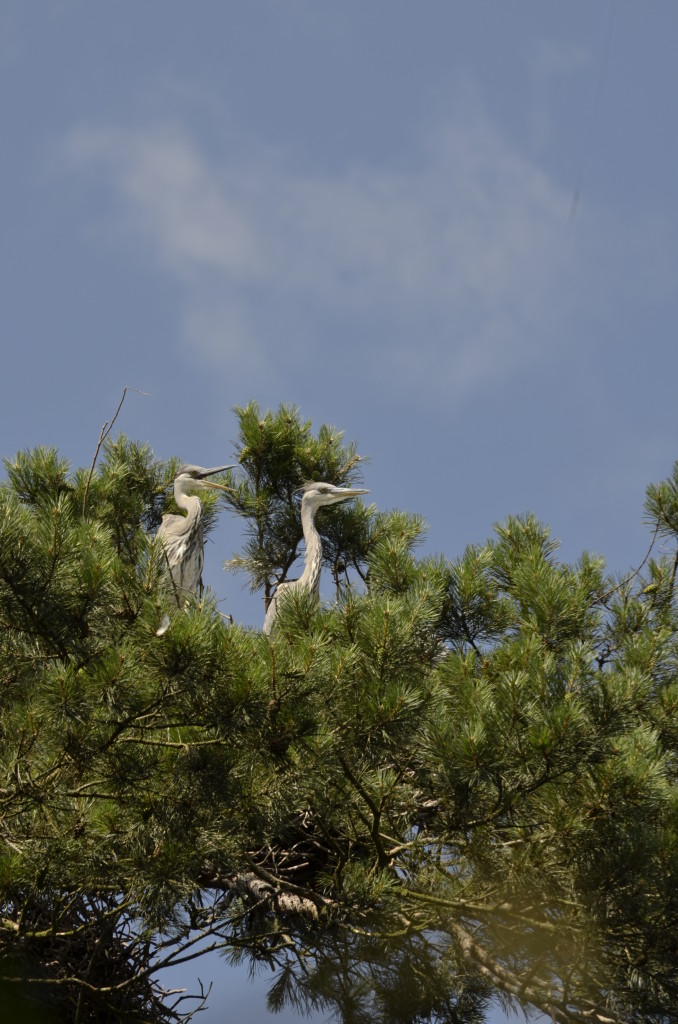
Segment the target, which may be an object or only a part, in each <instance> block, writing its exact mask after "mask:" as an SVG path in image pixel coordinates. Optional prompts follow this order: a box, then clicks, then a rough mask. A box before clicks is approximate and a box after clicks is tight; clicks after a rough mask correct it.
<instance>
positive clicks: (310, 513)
mask: <svg viewBox="0 0 678 1024" xmlns="http://www.w3.org/2000/svg"><path fill="white" fill-rule="evenodd" d="M301 528H302V530H303V533H304V543H305V544H306V561H305V564H304V571H303V573H302V574H301V576H300V578H299V586H300V587H304V588H305V589H306V590H308V591H311V592H315V591H317V590H318V589H319V587H320V570H321V568H322V564H323V549H322V544H321V542H320V534H319V533H318V531H317V530H316V528H315V510H314V509H312V508H309V507H308V505H306V506H304V503H303V502H302V504H301Z"/></svg>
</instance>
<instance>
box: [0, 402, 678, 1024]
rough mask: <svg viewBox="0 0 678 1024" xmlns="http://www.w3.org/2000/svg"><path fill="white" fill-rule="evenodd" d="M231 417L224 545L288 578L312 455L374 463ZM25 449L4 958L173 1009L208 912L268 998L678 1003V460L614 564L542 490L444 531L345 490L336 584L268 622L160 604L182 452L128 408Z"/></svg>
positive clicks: (595, 1014)
mask: <svg viewBox="0 0 678 1024" xmlns="http://www.w3.org/2000/svg"><path fill="white" fill-rule="evenodd" d="M236 414H237V416H238V420H239V431H240V432H239V437H238V441H237V442H236V450H237V455H238V460H239V464H240V468H239V469H238V470H237V471H231V472H230V473H229V474H228V476H227V477H225V482H227V483H228V485H229V487H231V488H232V491H231V492H230V493H229V494H227V495H225V496H223V497H221V498H220V499H219V501H220V502H221V503H222V504H226V505H227V506H228V507H229V508H230V509H231V510H233V511H235V512H236V513H237V514H238V515H239V516H240V517H241V518H242V520H243V525H244V532H245V548H244V552H243V553H242V554H241V555H238V556H236V558H235V559H233V560H232V562H231V563H230V567H231V568H239V569H243V570H244V571H245V572H246V573H247V574H248V576H249V580H250V583H251V585H252V587H253V588H262V589H264V590H265V591H269V592H270V588H271V587H272V586H273V584H274V582H275V580H277V579H284V578H285V577H286V575H287V573H288V572H289V571H290V569H291V566H292V564H293V562H294V559H295V557H296V554H297V551H298V545H299V540H300V537H301V532H300V526H299V521H298V507H299V498H298V494H297V489H298V487H299V486H300V484H302V483H303V481H304V480H305V479H309V478H310V479H326V480H328V481H330V482H333V483H343V484H350V483H354V482H357V481H358V471H359V468H360V466H359V462H358V457H357V456H356V453H355V447H354V446H353V445H348V446H346V445H344V443H343V439H342V435H341V433H340V432H338V431H336V430H333V429H331V428H328V427H322V428H321V429H320V430H319V431H318V433H317V436H315V435H314V434H313V432H312V430H311V425H310V424H309V423H307V422H304V421H303V420H302V419H301V417H300V415H299V413H298V411H297V410H295V409H290V408H286V407H281V409H279V410H278V411H277V412H275V413H272V412H267V413H266V414H264V415H262V414H261V412H260V410H259V409H258V407H257V406H256V405H255V404H254V403H252V404H251V405H249V406H247V407H246V408H242V409H237V410H236ZM6 465H7V480H6V481H5V483H4V484H3V485H2V488H1V489H0V905H1V913H0V973H1V974H2V978H3V979H4V980H3V984H4V986H5V987H7V985H9V986H10V987H11V986H15V988H14V989H12V991H18V990H20V991H21V992H22V993H24V994H26V993H27V994H28V996H29V997H30V999H31V1000H33V1001H35V1000H37V1002H36V1005H38V1006H43V1005H48V1006H49V1007H50V1013H52V1014H53V1015H54V1017H55V1019H60V1020H75V1021H78V1022H81V1024H82V1022H83V1021H92V1022H100V1021H111V1022H113V1021H120V1020H141V1021H148V1022H155V1021H170V1020H176V1019H177V1018H179V1019H180V1018H181V1017H182V1015H183V1014H184V1011H186V1012H189V1011H190V1009H191V1004H186V1005H184V1004H181V1005H180V1006H178V1007H175V1008H172V1004H171V1000H170V999H168V998H165V997H163V994H162V990H161V988H160V985H159V983H158V982H157V981H155V980H154V974H153V970H154V968H155V969H159V968H160V967H161V966H162V965H163V964H167V963H169V962H172V961H173V960H180V959H181V958H182V957H184V956H186V955H190V953H191V951H192V950H193V946H192V943H193V942H194V941H195V940H196V939H198V938H202V939H204V940H205V941H207V940H209V942H210V943H212V944H214V945H216V946H218V947H219V948H222V949H224V950H225V951H226V953H227V955H228V956H229V957H230V958H231V959H238V958H242V957H245V956H247V957H251V958H252V962H253V963H261V964H265V965H266V966H267V968H273V969H274V971H275V972H276V973H275V976H274V977H275V980H274V983H273V987H272V988H271V991H270V1004H271V1006H272V1007H273V1008H278V1009H279V1008H281V1007H282V1006H283V1005H291V1006H296V1007H297V1008H298V1009H299V1010H303V1009H305V1008H314V1007H315V1008H324V1009H325V1010H326V1011H334V1012H335V1013H337V1014H338V1015H339V1017H340V1018H341V1019H344V1020H346V1021H349V1020H350V1021H362V1020H365V1021H367V1020H370V1021H373V1020H376V1021H384V1022H393V1021H398V1022H402V1024H406V1022H408V1024H414V1022H421V1024H423V1022H425V1021H430V1022H434V1021H441V1022H442V1021H455V1022H457V1024H480V1022H481V1021H482V1019H483V1017H484V1014H485V1011H486V1009H487V1006H488V1003H489V1000H490V998H491V997H492V996H493V995H497V994H498V995H499V996H500V998H501V999H503V1000H504V1001H505V1002H506V1003H507V1004H510V1005H514V1006H522V1007H524V1008H525V1009H527V1010H535V1009H536V1010H540V1011H542V1012H543V1013H545V1014H547V1015H550V1016H551V1017H552V1019H554V1020H555V1021H557V1022H560V1024H570V1022H572V1024H584V1022H591V1021H593V1022H598V1024H606V1022H607V1021H617V1020H619V1021H621V1020H623V1021H628V1022H632V1024H641V1022H651V1024H667V1022H670V1021H676V1020H678V1015H677V1014H676V1010H675V1007H676V1006H677V1005H678V977H677V974H676V965H677V958H676V949H675V928H676V921H677V920H678V895H677V892H678V890H676V886H675V878H676V876H677V873H678V835H677V830H676V825H677V822H678V816H677V811H678V791H677V788H676V785H677V782H678V778H677V769H676V765H678V756H677V754H678V726H677V725H676V722H677V721H678V717H677V711H678V681H677V679H676V666H677V664H678V643H677V637H678V631H677V628H676V627H677V619H676V596H675V576H676V564H677V559H676V555H675V551H676V549H677V544H676V541H678V528H677V526H676V524H677V523H678V519H676V517H675V516H674V512H675V509H674V510H673V511H672V503H673V504H675V503H676V500H675V495H676V493H678V485H677V483H676V478H675V477H676V471H674V477H672V478H671V480H669V481H667V482H665V483H663V484H659V485H657V486H655V487H651V488H649V490H648V511H649V513H650V514H651V516H652V517H653V521H654V522H655V523H659V530H658V532H661V533H662V535H663V538H664V540H663V545H664V553H663V555H662V557H661V558H659V559H657V560H652V559H648V560H647V562H646V564H644V565H643V566H642V568H641V570H640V571H638V572H636V573H635V574H632V575H631V576H629V577H628V578H626V579H622V580H617V581H615V580H612V579H609V578H606V576H605V575H604V569H603V566H602V564H601V563H600V561H599V560H596V559H593V558H591V557H590V556H588V555H583V556H582V557H581V558H580V559H579V560H578V562H577V563H576V564H574V565H564V564H561V563H559V561H558V560H557V557H556V552H557V544H556V542H555V541H554V540H553V539H552V538H551V537H550V535H549V532H548V529H547V528H546V527H544V526H543V525H542V524H540V523H539V522H538V521H537V520H536V519H535V518H534V517H532V516H523V517H510V518H508V519H507V520H506V521H505V522H504V523H502V524H501V525H499V526H497V527H496V531H495V536H494V537H493V538H491V539H489V540H488V541H487V542H485V543H483V544H473V545H470V546H469V547H467V548H466V549H465V550H464V552H463V554H462V556H461V557H460V558H457V559H455V560H454V561H447V560H446V559H445V558H444V557H442V556H438V557H432V556H431V555H428V554H427V555H424V556H423V557H422V556H420V554H419V553H418V546H419V545H420V543H421V541H422V539H423V536H424V533H425V523H424V521H423V520H422V519H421V517H419V516H418V515H416V514H412V513H405V512H399V511H392V512H387V513H385V512H378V511H377V510H376V509H375V508H374V507H373V506H365V505H362V504H361V503H359V502H356V503H351V504H350V505H346V506H340V507H336V508H334V509H330V510H326V511H325V512H323V513H321V516H320V518H319V528H320V529H321V532H322V535H323V540H324V544H325V548H324V555H325V565H326V568H327V569H328V570H329V571H330V572H331V573H333V575H334V578H335V581H336V583H337V594H336V602H335V603H334V605H333V606H332V607H324V606H318V605H317V604H316V603H315V602H314V601H313V600H312V599H311V597H310V596H309V595H307V594H304V593H298V592H297V593H294V594H292V595H291V597H290V600H289V601H286V602H284V604H282V606H281V608H280V612H279V616H278V619H277V623H276V631H275V634H274V636H272V637H266V636H264V635H262V634H261V633H260V632H258V631H256V630H252V629H246V628H243V627H241V626H239V625H237V624H233V625H229V624H227V623H226V622H225V621H224V619H223V618H222V616H221V615H220V614H219V613H218V611H217V610H216V607H215V606H214V604H213V602H212V601H211V599H209V598H207V599H206V600H204V601H197V600H196V601H195V602H193V603H192V604H191V605H190V606H189V607H187V608H186V610H185V611H181V612H177V613H176V614H175V615H174V616H173V618H172V620H171V624H170V627H169V629H168V630H167V631H166V632H165V633H164V635H162V636H158V635H157V634H156V630H157V625H158V621H159V615H160V612H161V610H162V609H163V608H164V606H165V603H166V596H165V591H164V589H163V588H164V587H165V586H166V582H165V579H164V574H163V566H162V563H161V560H160V559H159V557H158V553H157V551H156V546H155V545H154V544H153V541H152V536H151V535H152V532H153V530H154V529H155V528H156V527H157V525H158V523H159V522H160V517H161V515H162V513H163V511H166V510H170V509H171V508H172V499H171V497H170V495H169V493H168V487H169V484H170V482H171V480H172V477H173V474H174V471H175V468H176V462H170V463H166V464H161V463H159V462H157V461H156V460H155V458H154V456H153V454H152V452H151V451H150V449H149V448H148V447H147V446H145V445H138V444H135V443H133V442H130V441H128V440H127V439H126V438H124V437H120V438H118V439H117V440H116V441H114V442H110V441H107V442H106V445H105V446H104V448H103V449H102V456H101V461H100V462H99V463H98V465H97V466H96V467H95V468H94V471H93V472H92V473H91V474H90V470H89V469H87V470H84V469H83V470H77V471H75V472H71V470H70V467H69V466H68V464H67V463H66V462H65V461H64V460H62V459H60V458H59V457H58V455H57V454H56V453H55V452H54V451H52V450H47V449H38V450H36V451H35V452H22V453H20V454H19V455H18V456H17V457H16V458H15V459H14V460H13V461H11V462H8V463H7V464H6ZM217 511H218V506H217V505H216V504H213V505H212V506H210V507H209V508H208V525H209V515H212V516H215V515H216V514H217ZM669 545H671V551H668V546H669ZM672 552H673V553H672ZM351 583H355V584H357V585H356V586H353V585H351ZM8 979H9V980H8ZM12 979H14V980H12ZM27 979H28V980H27ZM3 994H4V993H3ZM41 1001H42V1002H41Z"/></svg>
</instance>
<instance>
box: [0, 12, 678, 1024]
mask: <svg viewBox="0 0 678 1024" xmlns="http://www.w3.org/2000/svg"><path fill="white" fill-rule="evenodd" d="M677 49H678V6H676V4H675V0H642V2H641V0H633V2H632V0H568V2H567V3H558V2H555V0H512V2H504V0H493V2H490V0H473V2H470V0H467V2H465V3H462V2H460V0H424V2H422V3H418V4H414V3H413V2H409V3H408V2H404V0H362V2H357V0H344V2H342V3H336V2H335V3H330V2H325V0H194V2H192V3H191V4H188V3H184V2H179V0H143V2H139V0H136V2H134V3H132V2H130V0H118V2H116V3H115V4H103V3H101V4H97V3H93V2H91V0H90V2H87V0H50V3H49V4H30V3H26V2H24V0H4V2H3V4H2V6H1V7H0V76H1V89H0V97H1V98H0V104H1V106H0V110H1V115H0V116H1V119H2V134H3V158H2V163H1V165H0V182H1V184H2V188H1V190H0V197H1V201H2V224H3V229H2V238H1V242H0V253H1V256H0V258H1V259H2V280H3V300H2V308H1V313H0V316H1V317H2V327H3V338H4V341H3V367H4V373H3V384H4V387H3V398H2V403H1V405H0V428H1V432H0V436H1V438H2V451H1V452H0V454H3V455H8V456H11V455H12V454H14V452H15V451H16V450H17V449H19V448H25V447H31V446H33V445H36V444H55V445H57V446H58V447H59V449H60V450H61V452H62V453H63V454H64V455H66V456H67V457H68V458H69V459H70V460H71V461H72V463H73V464H74V465H81V464H89V462H90V460H91V457H92V454H93V451H94V447H95V445H96V441H97V437H98V434H99V429H100V427H101V424H102V423H103V421H104V420H105V419H107V418H109V417H110V416H111V414H112V413H113V411H114V410H115V408H116V406H117V403H118V401H119V398H120V395H121V392H122V389H123V387H124V386H125V385H133V386H135V387H137V388H140V389H142V390H144V391H146V392H149V393H150V397H143V396H141V395H138V394H135V393H130V394H129V395H128V397H127V400H126V402H125V405H124V407H123V410H122V412H121V415H120V419H119V421H118V423H119V426H120V428H121V429H122V430H124V431H125V432H126V433H128V434H130V435H131V436H133V437H136V438H139V439H143V440H147V441H148V442H149V443H150V444H151V445H152V447H153V448H154V450H155V452H156V453H157V455H158V456H159V457H162V458H165V457H169V456H171V455H178V456H180V457H181V458H182V459H184V460H186V461H190V462H195V463H200V464H203V465H215V464H219V463H225V462H229V461H231V456H232V440H233V438H234V437H235V434H236V422H235V418H234V416H233V413H232V407H233V406H234V405H235V404H245V403H246V402H247V401H249V400H250V399H252V398H254V399H256V400H258V401H259V403H260V404H261V405H262V406H263V407H277V406H278V405H279V404H280V403H281V402H286V403H294V404H297V405H298V406H299V407H300V409H301V411H302V413H303V415H304V416H305V417H308V418H310V419H312V421H313V423H314V425H315V426H316V427H317V426H319V425H320V423H321V422H327V423H331V424H334V425H336V426H339V427H342V428H344V429H345V431H346V435H347V437H348V438H350V439H356V440H357V441H358V442H359V450H360V451H361V453H364V454H366V455H369V456H370V457H371V462H370V463H369V464H367V466H366V468H365V485H366V486H367V487H369V488H370V489H371V496H370V497H371V499H373V500H374V501H375V502H376V503H377V504H378V505H379V506H380V507H381V508H393V507H399V508H405V509H409V510H411V511H416V512H420V513H421V514H423V515H424V516H425V517H426V519H427V520H428V522H429V524H430V531H429V539H428V547H429V549H430V550H432V551H439V552H444V553H445V554H447V555H448V556H449V557H454V556H455V555H457V554H459V553H460V552H461V551H462V550H463V548H464V546H465V545H466V544H467V543H470V542H481V541H483V540H484V539H485V538H486V537H487V536H488V535H489V534H490V532H491V529H492V524H493V523H494V522H496V521H498V520H501V519H503V518H504V517H505V516H506V515H508V514H509V513H519V512H524V511H528V510H530V511H533V512H534V513H536V514H537V515H538V516H539V517H540V518H541V519H542V520H544V521H546V522H548V523H550V524H551V527H552V530H553V533H554V534H555V535H556V536H557V537H559V538H560V540H561V541H562V549H561V551H562V557H563V558H565V559H574V558H576V557H577V556H578V554H579V553H580V551H581V550H582V549H584V548H586V549H589V550H591V551H594V552H596V553H598V554H601V555H603V556H604V557H605V559H606V560H607V563H608V565H609V567H610V568H611V569H612V570H614V571H618V572H622V571H624V570H626V569H627V568H628V567H629V566H631V565H633V564H637V563H638V562H640V560H641V559H642V557H643V555H644V553H645V549H646V546H647V542H648V540H649V534H648V531H647V527H646V526H645V525H644V524H643V522H642V502H643V495H644V488H645V485H646V484H647V483H648V482H650V481H653V480H659V479H661V478H662V477H663V476H665V475H666V474H667V473H668V472H669V471H670V469H671V466H672V464H673V461H674V459H676V458H677V457H678V439H677V437H676V426H677V420H678V415H677V412H676V401H675V389H676V371H677V370H678V349H677V346H676V340H675V324H676V319H677V316H676V314H677V312H678V296H677V291H676V280H677V274H678V230H677V229H678V224H677V220H678V203H677V199H676V192H677V189H676V182H677V181H678V136H677V134H676V131H675V126H676V123H677V118H676V104H677V98H678V64H677V62H676V60H675V53H676V50H677ZM239 545H240V532H239V528H238V524H237V523H236V522H234V521H223V522H222V523H221V524H220V527H219V529H218V530H217V531H216V533H215V534H214V536H213V543H212V544H210V546H209V548H208V553H207V565H206V579H207V581H208V582H209V584H210V585H211V586H212V587H213V589H214V590H215V591H216V592H217V594H218V595H219V597H220V598H221V599H222V600H223V602H224V603H223V607H224V609H225V610H226V611H228V612H230V613H231V614H233V616H234V618H236V619H237V620H238V621H244V622H248V623H250V624H253V625H254V624H258V623H259V621H260V620H263V613H262V606H261V603H260V602H259V601H258V600H257V599H256V598H251V597H249V596H248V595H247V594H246V593H244V592H243V591H242V589H241V582H240V581H239V580H238V579H237V578H234V577H230V576H226V575H225V574H224V573H223V570H222V568H221V563H222V561H223V560H224V559H226V558H229V557H230V556H231V554H232V553H233V551H234V550H236V549H237V548H238V547H239ZM201 973H202V972H201ZM222 984H223V983H222ZM217 988H218V986H217ZM218 998H219V991H217V992H216V993H215V1000H214V1002H215V1004H216V1003H217V1002H218ZM202 1019H204V1020H205V1022H206V1024H208V1021H209V1018H208V1016H207V1015H206V1014H205V1015H203V1018H202ZM214 1019H220V1017H219V1015H217V1016H216V1017H215V1018H214ZM251 1019H252V1020H254V1017H252V1018H251ZM278 1019H279V1020H280V1018H278Z"/></svg>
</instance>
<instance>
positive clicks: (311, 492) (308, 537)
mask: <svg viewBox="0 0 678 1024" xmlns="http://www.w3.org/2000/svg"><path fill="white" fill-rule="evenodd" d="M303 492H304V496H303V498H302V499H301V529H302V531H303V534H304V541H305V544H306V557H305V562H304V571H303V573H302V574H301V576H300V577H299V579H298V580H287V581H286V582H285V583H279V584H278V586H277V587H276V589H275V593H274V594H273V597H272V598H271V600H270V601H269V603H268V608H267V609H266V619H265V621H264V629H263V631H264V633H266V634H270V633H271V630H272V629H273V624H274V622H275V619H276V616H277V614H278V608H279V605H280V601H281V599H282V598H283V597H284V595H285V594H289V593H290V592H291V591H294V590H306V591H308V593H309V594H312V595H313V596H314V597H315V599H316V600H319V598H320V570H321V569H322V562H323V549H322V542H321V540H320V534H319V533H318V531H317V529H316V526H315V514H316V512H317V511H318V509H319V508H322V507H323V506H324V505H335V504H336V503H337V502H339V501H346V500H347V499H348V498H357V497H358V495H359V494H369V493H370V492H369V491H368V490H366V489H365V488H363V487H335V486H334V484H326V483H323V482H322V481H317V482H314V483H309V484H305V485H304V488H303Z"/></svg>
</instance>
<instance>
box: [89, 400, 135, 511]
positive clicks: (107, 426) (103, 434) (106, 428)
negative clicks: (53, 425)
mask: <svg viewBox="0 0 678 1024" xmlns="http://www.w3.org/2000/svg"><path fill="white" fill-rule="evenodd" d="M128 391H136V392H137V394H138V395H145V396H146V398H150V395H149V393H148V391H142V390H141V389H140V388H135V387H132V385H131V384H126V385H125V387H124V388H123V389H122V398H121V399H120V401H119V402H118V408H117V409H116V410H115V414H114V416H113V419H111V420H106V422H105V423H104V425H103V426H102V428H101V431H100V433H99V440H98V441H97V446H96V449H95V452H94V458H93V459H92V465H91V466H90V467H89V476H88V477H87V483H86V484H85V493H84V495H83V498H82V517H83V519H84V518H85V515H86V512H87V497H88V495H89V485H90V484H91V482H92V476H93V474H94V467H95V465H96V461H97V459H98V458H99V452H100V451H101V446H102V444H103V443H104V441H105V440H106V438H107V437H108V435H109V434H110V432H111V430H112V429H113V424H114V423H115V421H116V420H117V418H118V413H119V412H120V410H121V409H122V403H123V402H124V401H125V395H126V394H127V392H128Z"/></svg>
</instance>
